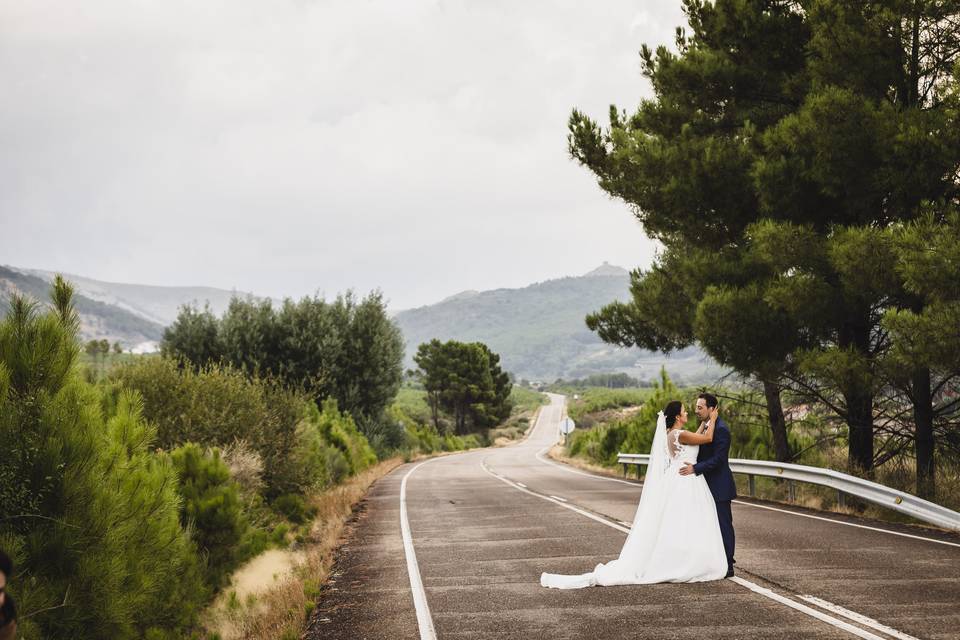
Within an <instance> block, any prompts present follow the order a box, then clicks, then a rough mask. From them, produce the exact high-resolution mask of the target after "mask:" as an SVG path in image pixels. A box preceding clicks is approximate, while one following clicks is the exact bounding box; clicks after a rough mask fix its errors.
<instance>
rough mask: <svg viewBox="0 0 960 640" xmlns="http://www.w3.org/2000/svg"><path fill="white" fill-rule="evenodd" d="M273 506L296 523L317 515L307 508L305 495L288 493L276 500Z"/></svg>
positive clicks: (301, 522)
mask: <svg viewBox="0 0 960 640" xmlns="http://www.w3.org/2000/svg"><path fill="white" fill-rule="evenodd" d="M273 508H274V509H275V510H276V511H277V512H278V513H280V514H281V515H283V517H285V518H286V519H287V520H289V521H290V522H292V523H294V524H303V523H304V522H307V521H308V520H310V519H311V518H312V517H313V516H314V515H315V514H314V512H312V511H311V510H310V509H308V508H307V503H306V501H305V500H304V499H303V496H299V495H297V494H295V493H288V494H285V495H282V496H280V497H279V498H277V499H276V500H274V501H273Z"/></svg>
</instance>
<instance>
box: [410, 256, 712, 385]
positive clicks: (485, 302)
mask: <svg viewBox="0 0 960 640" xmlns="http://www.w3.org/2000/svg"><path fill="white" fill-rule="evenodd" d="M629 284H630V278H629V273H628V272H627V271H626V270H624V269H621V268H619V267H614V266H611V265H607V264H604V265H603V266H602V267H600V268H599V269H596V270H594V271H592V272H590V273H588V274H586V275H584V276H580V277H568V278H559V279H556V280H547V281H546V282H540V283H537V284H533V285H530V286H528V287H524V288H522V289H495V290H492V291H483V292H474V291H468V292H463V293H461V294H457V295H455V296H451V297H449V298H447V299H445V300H443V301H441V302H439V303H437V304H433V305H429V306H426V307H419V308H417V309H410V310H407V311H401V312H399V313H397V314H396V315H395V316H394V319H395V320H396V322H397V324H398V325H400V328H401V329H402V330H403V334H404V336H405V337H406V340H407V366H408V367H413V366H414V364H413V354H414V353H416V350H417V346H418V345H419V344H420V343H422V342H427V341H429V340H431V339H433V338H439V339H441V340H461V341H468V342H469V341H475V340H476V341H480V342H484V343H486V344H487V345H488V346H489V347H490V348H491V349H493V350H494V351H495V352H497V353H499V354H500V356H501V359H502V363H503V367H504V369H506V370H507V371H511V372H513V373H514V374H515V375H516V376H517V377H518V378H527V379H531V380H543V381H553V380H555V379H556V378H560V377H562V378H568V379H569V378H579V377H584V376H587V375H589V374H591V373H604V372H611V371H623V372H627V373H629V374H630V375H633V376H635V377H639V378H641V379H651V378H653V377H655V376H656V374H657V372H658V371H659V369H660V366H661V365H666V366H667V370H668V371H669V372H670V373H671V375H673V376H675V377H676V378H678V379H680V380H681V381H682V382H687V383H695V382H700V381H708V380H713V379H715V378H716V377H717V376H718V375H720V374H722V369H721V368H720V367H719V366H718V365H716V363H714V362H713V361H711V360H709V359H708V358H706V356H705V355H704V354H703V353H702V352H701V351H700V350H699V349H687V350H685V351H683V352H680V353H677V354H674V355H673V356H671V357H669V358H667V357H665V356H664V355H663V354H660V353H652V352H649V351H645V350H642V349H625V348H621V347H614V346H612V345H608V344H605V343H603V342H602V341H601V340H600V339H599V338H597V336H596V334H594V333H593V332H592V331H590V330H589V329H588V328H587V326H586V323H585V321H584V318H585V317H586V315H587V314H588V313H590V312H592V311H596V310H598V309H600V308H601V307H603V306H604V305H606V304H608V303H610V302H612V301H614V300H626V299H628V298H629Z"/></svg>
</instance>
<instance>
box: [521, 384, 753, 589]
mask: <svg viewBox="0 0 960 640" xmlns="http://www.w3.org/2000/svg"><path fill="white" fill-rule="evenodd" d="M718 412H719V407H718V403H717V398H716V397H715V396H713V395H712V394H709V393H701V394H700V396H699V397H698V398H697V405H696V414H697V417H698V418H700V420H701V424H700V427H699V428H698V429H697V430H696V431H690V430H687V429H685V428H684V425H685V424H686V423H687V410H686V408H685V407H684V406H683V403H682V402H680V401H679V400H674V401H673V402H670V403H669V404H667V406H666V407H664V409H663V411H661V412H660V413H659V415H658V419H657V427H656V431H655V434H654V437H653V444H652V445H651V447H650V461H649V463H648V465H647V474H646V476H645V478H644V481H643V490H642V492H641V494H640V503H639V504H638V505H637V513H636V515H635V516H634V518H633V526H632V527H631V529H630V533H629V535H627V540H626V542H624V544H623V549H622V550H621V551H620V556H619V557H618V558H616V559H615V560H611V561H610V562H607V563H605V564H598V565H597V566H596V567H594V569H593V571H591V572H590V573H583V574H580V575H560V574H555V573H544V574H543V575H541V576H540V584H541V585H543V586H544V587H553V588H556V589H579V588H581V587H592V586H596V585H622V584H651V583H654V582H705V581H707V580H720V579H722V578H729V577H731V576H733V563H734V560H733V549H734V532H733V516H732V514H731V511H730V502H731V501H732V500H733V499H734V498H736V497H737V489H736V485H735V484H734V482H733V474H732V473H731V472H730V465H729V463H728V461H727V458H728V454H729V451H730V429H729V428H728V427H727V424H726V423H725V422H724V421H723V420H722V419H721V418H720V416H719V415H718Z"/></svg>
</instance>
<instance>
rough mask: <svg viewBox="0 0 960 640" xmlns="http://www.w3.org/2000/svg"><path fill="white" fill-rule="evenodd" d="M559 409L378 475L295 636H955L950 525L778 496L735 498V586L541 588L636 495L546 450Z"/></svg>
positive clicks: (617, 540) (612, 534)
mask: <svg viewBox="0 0 960 640" xmlns="http://www.w3.org/2000/svg"><path fill="white" fill-rule="evenodd" d="M563 410H564V409H563V397H562V396H557V395H551V404H550V405H549V406H546V407H544V408H543V409H542V410H541V412H540V415H539V419H538V420H537V423H536V425H535V426H534V428H533V429H532V431H531V434H530V436H529V437H528V438H527V439H526V440H524V441H522V442H520V443H518V444H515V445H512V446H509V447H503V448H496V449H480V450H473V451H468V452H464V453H459V454H455V455H449V456H443V457H440V458H433V459H430V460H428V461H427V462H416V463H409V464H405V465H402V466H400V467H398V468H397V469H395V470H394V471H393V472H391V473H390V474H388V475H387V476H385V477H384V478H382V479H381V480H379V481H378V482H377V483H376V484H375V485H374V486H373V487H372V489H371V491H370V493H369V494H368V496H367V497H366V498H365V499H364V501H363V502H362V503H361V505H360V506H359V508H358V510H357V512H356V514H355V517H354V520H353V521H352V522H351V523H350V526H349V534H348V536H347V538H346V542H345V544H344V545H343V546H342V547H341V549H340V551H339V552H338V556H337V558H336V561H335V565H334V568H333V572H332V576H331V579H330V581H329V582H328V583H327V584H326V585H324V587H323V589H322V592H321V597H320V601H319V604H318V606H317V608H316V609H315V610H314V613H313V615H312V617H311V620H310V624H309V629H308V631H307V634H306V636H305V637H307V638H311V639H319V638H323V639H324V640H339V639H343V640H364V639H370V640H374V639H380V638H383V639H386V638H390V639H391V640H395V639H399V638H411V639H414V638H421V639H423V640H429V639H430V638H441V639H448V638H476V639H486V638H502V639H505V640H506V639H514V638H516V639H521V638H523V639H529V638H551V639H560V638H570V639H573V638H590V639H601V638H616V639H618V640H619V639H623V638H671V639H678V638H691V639H692V638H697V639H698V640H702V639H703V638H857V637H860V638H867V639H869V640H873V639H876V638H899V639H900V640H909V639H910V638H935V639H941V638H944V639H945V638H960V607H958V605H960V536H955V535H952V534H942V533H935V532H932V533H927V532H924V531H918V530H916V529H914V528H910V527H903V526H897V525H886V524H881V523H877V522H873V521H864V520H858V519H855V518H849V517H843V516H836V515H831V514H824V513H820V512H813V511H808V510H803V509H794V508H788V507H783V506H782V505H777V504H771V503H762V502H750V503H748V502H746V501H742V500H741V501H738V502H736V503H735V504H734V509H733V514H734V526H735V528H736V532H737V554H736V557H737V570H738V571H737V577H736V578H734V579H732V580H721V581H717V582H709V583H699V584H659V585H643V586H618V587H595V588H589V589H581V590H574V591H558V590H554V589H545V588H542V587H541V586H540V583H539V577H540V573H541V572H543V571H549V572H554V573H581V572H585V571H589V570H591V569H592V568H593V567H594V565H596V564H597V563H598V562H606V561H608V560H610V559H612V558H614V557H616V556H617V554H618V553H619V551H620V548H621V546H622V545H623V541H624V539H625V537H626V533H625V532H626V531H627V530H628V529H627V527H628V526H629V523H630V522H631V521H632V519H633V515H634V512H635V510H636V504H637V499H638V497H639V494H640V485H639V484H637V483H635V482H630V481H623V480H617V479H612V478H603V477H600V476H595V475H592V474H588V473H584V472H581V471H577V470H573V469H571V468H570V467H567V466H565V465H562V464H560V463H557V462H554V461H551V460H548V459H546V458H544V457H543V455H542V452H543V451H545V450H546V449H547V448H548V447H549V446H550V445H551V444H552V443H554V442H555V441H556V439H557V429H558V424H559V421H560V419H561V417H562V415H563ZM732 428H734V429H735V428H736V425H732ZM401 495H402V497H403V498H404V499H403V501H402V502H403V504H402V505H401ZM401 516H403V517H401ZM811 516H813V517H811ZM918 536H919V537H918ZM405 538H406V539H405ZM690 544H696V532H690Z"/></svg>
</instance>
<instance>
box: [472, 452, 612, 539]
mask: <svg viewBox="0 0 960 640" xmlns="http://www.w3.org/2000/svg"><path fill="white" fill-rule="evenodd" d="M480 467H481V468H482V469H483V470H484V471H486V472H487V473H489V474H490V475H491V476H493V477H494V478H496V479H497V480H500V481H501V482H505V483H506V484H508V485H510V486H511V487H513V488H514V489H516V490H517V491H523V492H524V493H529V494H530V495H532V496H536V497H538V498H540V499H541V500H546V501H547V502H552V503H554V504H555V505H558V506H561V507H563V508H564V509H570V510H571V511H576V512H577V513H579V514H580V515H582V516H586V517H588V518H590V519H591V520H596V521H597V522H602V523H603V524H605V525H607V526H608V527H613V528H614V529H616V530H617V531H622V532H624V533H630V529H628V528H627V527H621V526H620V525H617V524H613V523H612V522H610V521H609V520H605V519H603V518H601V517H600V516H595V515H593V514H592V513H590V512H588V511H584V510H583V509H578V508H577V507H574V506H573V505H569V504H567V503H565V502H560V501H559V500H555V499H553V498H548V497H547V496H543V495H540V494H539V493H536V492H534V491H530V490H529V489H526V488H524V487H520V486H517V484H516V483H515V482H513V481H512V480H507V479H506V478H504V477H503V476H501V475H500V474H498V473H496V472H494V471H491V470H490V468H489V467H488V466H487V463H486V461H481V462H480Z"/></svg>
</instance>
